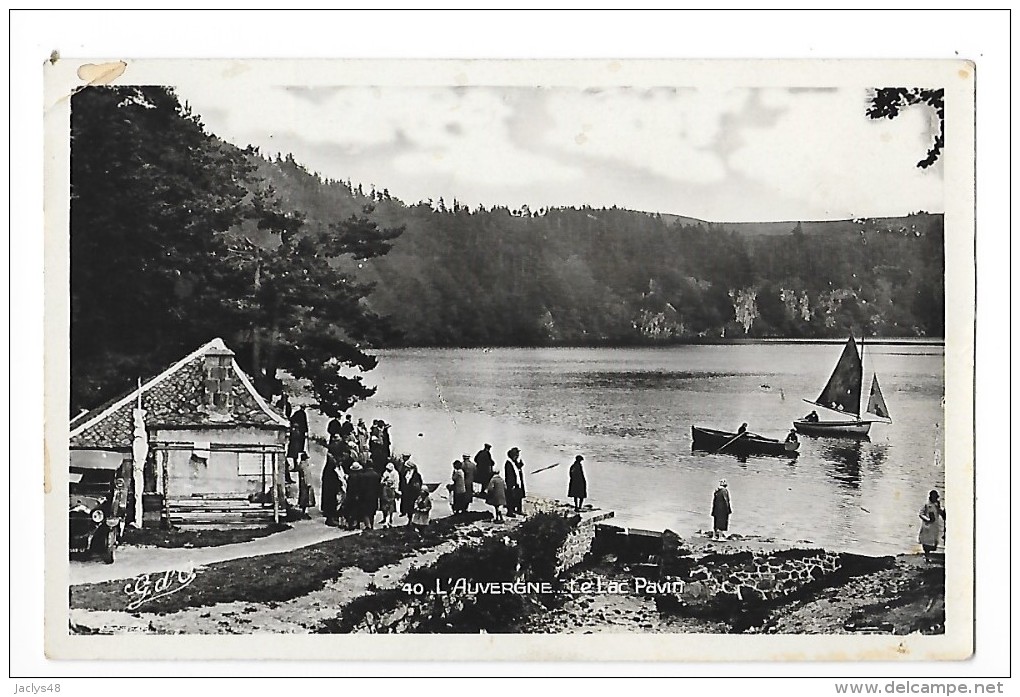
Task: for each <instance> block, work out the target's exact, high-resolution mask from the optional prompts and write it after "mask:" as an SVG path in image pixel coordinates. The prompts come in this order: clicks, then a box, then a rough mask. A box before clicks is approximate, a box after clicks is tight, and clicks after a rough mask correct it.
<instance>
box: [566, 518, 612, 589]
mask: <svg viewBox="0 0 1020 697" xmlns="http://www.w3.org/2000/svg"><path fill="white" fill-rule="evenodd" d="M613 515H614V514H613V511H595V512H592V513H583V514H581V520H580V521H579V522H578V524H577V526H576V527H575V528H574V529H573V530H571V532H570V534H569V535H567V539H566V541H565V542H564V543H563V546H561V547H560V551H559V552H558V553H557V554H556V562H557V563H556V573H557V574H562V573H563V572H565V571H569V570H570V569H572V568H574V567H575V566H577V565H578V564H580V563H581V562H583V561H584V559H585V557H586V556H587V555H588V553H589V552H591V546H592V542H594V541H595V527H596V525H597V524H598V523H600V522H602V521H605V520H608V519H609V518H612V517H613Z"/></svg>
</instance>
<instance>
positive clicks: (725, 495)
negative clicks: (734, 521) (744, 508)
mask: <svg viewBox="0 0 1020 697" xmlns="http://www.w3.org/2000/svg"><path fill="white" fill-rule="evenodd" d="M731 513H733V506H732V505H731V504H730V489H729V484H727V483H726V480H725V479H720V480H719V486H718V487H716V490H715V493H714V494H712V536H713V537H714V538H715V539H717V540H718V539H719V538H720V537H721V538H725V537H726V534H725V533H726V531H727V530H729V529H730V514H731Z"/></svg>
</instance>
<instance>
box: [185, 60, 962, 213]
mask: <svg viewBox="0 0 1020 697" xmlns="http://www.w3.org/2000/svg"><path fill="white" fill-rule="evenodd" d="M227 85H229V82H220V81H201V80H196V81H194V82H193V83H188V82H182V83H179V84H178V85H177V92H178V95H179V96H180V97H181V99H182V101H186V102H188V103H189V104H190V106H191V107H192V109H193V110H194V111H196V112H197V113H198V114H199V115H200V116H201V117H202V120H203V122H204V123H205V125H206V127H207V128H208V129H209V130H210V131H211V132H213V133H215V134H216V135H218V136H220V137H223V138H225V139H226V140H228V141H230V142H233V143H235V144H237V145H240V146H245V145H249V144H251V145H255V146H258V147H259V148H260V149H261V151H262V153H263V154H265V155H269V156H275V155H276V154H277V153H281V154H287V153H291V154H293V156H294V158H295V159H296V160H297V161H298V162H300V163H301V164H303V165H304V166H306V167H307V168H308V169H309V170H311V171H314V172H317V173H319V174H321V175H322V176H324V177H327V178H333V179H341V180H347V179H350V180H351V181H352V182H353V183H354V184H355V185H356V184H358V183H361V184H363V185H364V187H365V189H366V190H368V189H369V188H370V187H371V186H374V187H375V188H377V189H379V190H382V189H384V188H385V189H388V190H389V192H390V194H391V195H393V196H395V197H397V198H400V199H402V200H403V201H405V202H407V203H416V202H418V201H423V200H425V201H427V200H429V199H433V200H438V199H439V198H440V197H442V198H443V199H444V200H445V201H446V203H447V204H448V205H449V204H450V203H452V201H453V200H454V199H456V200H458V201H460V202H461V203H463V204H466V205H468V206H470V207H472V208H473V207H475V206H476V205H479V204H482V205H485V206H487V207H488V206H493V205H506V206H509V207H510V208H516V207H519V206H521V205H522V204H526V205H528V206H529V207H530V208H531V209H532V210H537V209H539V208H542V207H546V206H579V205H591V206H594V207H602V206H606V207H609V206H614V205H615V206H619V207H621V208H631V209H635V210H644V211H649V212H660V213H673V214H678V215H686V216H691V217H695V218H700V219H703V220H709V221H713V222H737V221H780V220H784V221H785V220H831V219H845V218H855V217H878V216H896V215H906V214H908V213H911V212H914V211H918V210H925V211H928V212H942V211H943V184H942V180H943V168H942V163H941V161H939V162H938V163H937V164H936V165H935V166H933V167H930V168H928V169H927V170H922V169H918V168H917V167H916V163H917V162H918V161H919V160H921V159H922V158H923V157H924V156H925V154H926V152H927V149H928V147H929V144H930V143H931V141H932V139H933V136H934V133H935V130H937V122H936V119H935V116H934V112H933V111H932V110H931V109H930V108H928V107H924V106H915V107H911V108H909V109H907V110H905V111H904V112H902V113H901V114H900V116H899V117H897V118H895V119H892V120H888V119H882V120H878V121H875V120H871V119H869V118H867V117H866V116H865V109H866V108H867V97H868V94H867V91H866V90H864V89H857V88H852V89H851V88H841V89H835V88H833V89H827V88H801V89H782V88H743V89H725V90H712V89H705V88H703V87H698V88H624V87H610V88H597V89H581V88H575V87H550V88H533V87H363V86H356V87H355V86H351V87H333V86H316V87H302V86H293V87H289V86H276V85H265V86H261V85H259V86H252V85H251V84H248V85H246V86H245V88H244V90H243V92H242V91H236V92H234V91H230V90H229V88H228V87H227Z"/></svg>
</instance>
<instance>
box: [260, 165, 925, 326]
mask: <svg viewBox="0 0 1020 697" xmlns="http://www.w3.org/2000/svg"><path fill="white" fill-rule="evenodd" d="M259 171H260V173H261V174H262V175H263V176H264V177H265V178H266V179H267V180H268V181H270V182H272V184H273V187H274V189H275V190H276V191H277V193H278V194H279V195H280V197H281V199H282V201H283V202H284V205H285V206H292V207H293V208H295V209H296V210H302V211H305V212H307V214H308V217H307V219H306V226H307V227H308V228H310V229H315V228H317V227H322V226H324V225H327V224H328V221H330V220H333V219H336V218H338V217H344V216H348V215H351V214H353V213H355V212H357V211H359V210H360V209H361V208H362V207H364V206H371V207H373V211H372V213H371V218H372V219H373V220H376V221H377V222H378V223H379V225H381V226H383V227H391V226H397V225H401V226H405V232H404V234H403V235H401V236H400V237H399V238H398V239H396V240H395V241H394V244H393V248H392V250H391V251H390V252H389V253H388V254H386V255H385V256H382V257H378V258H376V259H373V260H371V261H369V262H366V263H364V264H363V268H360V269H355V268H350V267H348V268H347V269H346V270H347V271H350V272H352V273H355V274H357V276H358V278H359V279H361V280H364V281H369V282H372V283H375V288H374V290H373V292H372V293H371V294H370V295H369V296H368V299H367V302H368V304H369V306H370V307H371V308H372V309H373V310H374V311H375V312H377V313H379V314H380V315H383V316H386V317H388V318H389V320H390V323H391V325H392V327H393V328H394V329H395V330H396V332H397V335H396V336H394V337H393V338H391V340H390V342H391V343H396V344H399V345H413V346H484V345H555V344H636V343H649V342H660V341H666V342H669V341H674V342H675V341H691V340H717V339H722V338H741V337H838V336H844V335H846V334H847V332H849V331H854V332H855V333H860V332H862V331H866V332H867V333H868V334H869V335H878V336H941V335H942V333H943V329H944V326H943V276H944V254H943V216H942V215H941V214H928V213H916V214H912V215H909V216H904V217H900V218H880V219H873V220H853V221H851V220H841V221H804V222H796V221H794V222H783V223H706V222H702V221H696V220H695V219H692V218H685V217H682V216H675V215H667V214H661V215H660V214H650V213H644V212H638V211H631V210H624V209H618V208H610V209H594V208H553V209H549V210H545V209H543V210H539V211H529V210H528V209H527V207H524V208H515V209H511V208H507V207H495V208H490V209H485V208H481V207H476V208H474V209H469V208H467V207H466V206H464V205H463V204H461V203H460V202H458V201H451V202H446V201H443V200H442V199H439V200H437V201H434V202H432V201H427V202H420V203H417V204H413V205H408V204H405V203H404V202H402V201H399V200H397V199H395V198H393V197H391V196H390V195H389V192H388V191H385V190H382V191H375V190H366V189H365V188H364V187H362V186H361V185H355V184H351V183H349V182H340V181H334V180H322V179H320V178H319V177H317V176H315V175H313V174H311V173H309V172H307V171H306V170H305V169H304V168H302V167H301V165H300V164H299V163H297V162H295V161H294V159H293V158H291V157H289V156H288V157H284V158H276V159H273V160H272V161H268V160H263V161H262V163H261V165H260V168H259Z"/></svg>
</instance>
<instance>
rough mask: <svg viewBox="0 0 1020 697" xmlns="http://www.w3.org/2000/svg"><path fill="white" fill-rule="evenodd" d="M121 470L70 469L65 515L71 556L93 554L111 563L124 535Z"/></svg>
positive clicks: (123, 478) (124, 487) (125, 494)
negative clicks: (67, 520)
mask: <svg viewBox="0 0 1020 697" xmlns="http://www.w3.org/2000/svg"><path fill="white" fill-rule="evenodd" d="M128 466H129V465H128ZM125 469H126V468H125V467H124V466H118V467H115V468H110V467H106V468H101V467H71V468H70V477H71V478H70V486H69V489H68V491H69V501H68V504H69V507H68V516H69V526H70V536H69V546H70V551H71V553H72V554H74V553H81V554H96V555H98V556H100V557H101V558H102V560H103V561H104V562H106V563H107V564H112V563H113V560H114V552H115V550H116V548H117V543H118V541H119V540H120V537H121V535H122V534H123V532H124V523H125V517H124V516H125V513H126V510H127V503H128V502H127V497H128V491H127V481H128V480H127V478H126V476H125V472H124V470H125Z"/></svg>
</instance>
